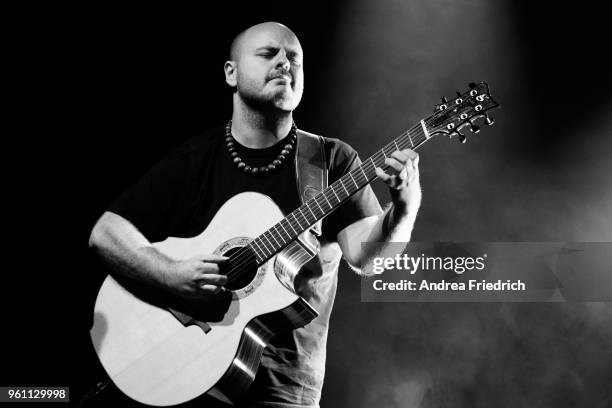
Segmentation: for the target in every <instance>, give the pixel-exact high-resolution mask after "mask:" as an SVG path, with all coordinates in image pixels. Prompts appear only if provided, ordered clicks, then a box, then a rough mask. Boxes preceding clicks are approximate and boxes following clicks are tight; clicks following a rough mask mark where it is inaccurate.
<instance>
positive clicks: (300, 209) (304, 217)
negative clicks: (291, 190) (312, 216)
mask: <svg viewBox="0 0 612 408" xmlns="http://www.w3.org/2000/svg"><path fill="white" fill-rule="evenodd" d="M298 212H299V213H300V215H301V216H302V218H303V219H304V221H306V226H305V227H304V226H302V224H300V227H302V229H306V228H308V218H306V216H305V215H304V213H303V212H302V207H300V208H298Z"/></svg>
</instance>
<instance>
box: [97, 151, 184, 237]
mask: <svg viewBox="0 0 612 408" xmlns="http://www.w3.org/2000/svg"><path fill="white" fill-rule="evenodd" d="M189 163H190V160H189V154H188V149H186V148H185V147H184V146H183V147H179V148H178V149H176V150H175V151H173V152H172V153H170V154H169V155H168V156H166V157H165V158H164V159H162V160H161V161H160V162H159V163H157V164H156V165H155V166H153V167H152V168H151V169H150V170H149V171H148V172H146V173H145V174H144V175H143V176H142V177H141V178H140V179H139V180H138V181H137V182H136V184H134V185H133V186H131V187H130V188H129V189H128V190H126V191H125V192H124V193H123V194H122V195H121V196H120V197H119V198H118V199H117V200H116V201H115V202H114V203H113V204H111V206H110V207H109V208H108V211H110V212H113V213H115V214H118V215H120V216H122V217H123V218H125V219H127V220H128V221H130V222H131V223H132V224H134V226H135V227H136V228H137V229H138V230H139V231H140V232H141V233H142V234H143V235H144V236H145V237H146V238H147V239H148V240H149V241H151V242H157V241H161V240H164V239H165V238H166V237H167V236H168V235H169V229H170V226H171V225H174V224H176V222H177V220H176V218H177V217H178V216H179V214H181V213H182V211H181V209H180V208H178V207H179V203H181V202H184V200H183V198H184V195H185V193H186V191H187V188H188V186H187V183H188V180H190V179H191V177H190V174H189V171H190V165H189Z"/></svg>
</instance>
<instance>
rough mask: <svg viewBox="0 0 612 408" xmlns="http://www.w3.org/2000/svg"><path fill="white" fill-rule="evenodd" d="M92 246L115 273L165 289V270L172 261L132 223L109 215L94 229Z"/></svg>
mask: <svg viewBox="0 0 612 408" xmlns="http://www.w3.org/2000/svg"><path fill="white" fill-rule="evenodd" d="M89 246H90V247H91V248H92V249H93V250H95V251H96V253H97V254H98V255H99V256H100V257H101V258H102V260H103V261H104V262H105V263H106V264H108V265H109V266H110V267H111V268H112V269H113V271H116V272H118V273H120V274H122V275H124V276H126V277H129V278H133V279H136V280H139V281H142V282H146V283H149V284H151V285H154V286H161V287H163V286H164V283H165V282H166V276H165V275H166V273H165V271H166V270H168V268H169V266H170V265H171V264H172V262H173V260H172V259H171V258H169V257H167V256H166V255H164V254H162V253H161V252H159V251H158V250H156V249H155V248H154V247H153V246H151V243H150V242H149V241H148V240H147V239H146V238H145V237H144V236H143V235H142V234H141V233H140V232H139V231H138V230H137V229H136V227H134V226H133V225H132V224H130V223H129V221H127V220H125V219H124V218H122V217H120V216H119V215H116V214H113V213H109V212H107V213H105V214H104V215H103V216H102V217H101V218H100V220H98V222H97V223H96V225H95V227H94V228H93V230H92V233H91V236H90V238H89Z"/></svg>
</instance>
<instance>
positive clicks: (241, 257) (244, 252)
mask: <svg viewBox="0 0 612 408" xmlns="http://www.w3.org/2000/svg"><path fill="white" fill-rule="evenodd" d="M419 125H420V123H419ZM416 129H418V125H415V126H414V127H413V128H411V129H410V130H408V131H407V132H405V133H403V134H402V135H400V136H399V137H397V138H396V139H395V140H394V141H393V142H391V143H389V144H387V145H386V146H385V147H384V148H383V149H381V150H380V151H379V152H377V153H375V154H374V155H372V156H371V157H370V158H368V159H367V160H368V161H369V160H370V159H374V158H375V156H377V157H376V161H378V160H379V159H380V160H382V159H383V157H386V156H387V154H389V153H387V154H385V153H386V152H385V150H391V151H396V150H397V148H396V147H394V145H396V140H397V141H399V142H400V144H402V145H404V144H406V146H405V147H408V145H407V141H406V136H408V137H409V138H410V140H411V147H414V148H418V147H419V146H420V145H421V144H422V143H423V142H425V141H426V140H427V139H428V137H426V136H425V137H423V136H421V135H419V134H414V136H415V137H414V138H412V137H411V136H412V135H411V133H410V131H413V132H414V131H415V130H416ZM420 130H422V129H420ZM415 140H416V146H415V143H414V142H415ZM381 155H382V157H380V156H381ZM366 164H367V165H369V164H370V163H367V162H366ZM366 164H363V165H362V166H360V167H358V168H357V169H354V170H353V171H351V172H349V173H347V174H345V175H344V176H342V177H341V178H340V179H339V180H337V181H336V182H335V183H333V184H332V185H331V186H330V187H331V188H332V189H333V186H334V184H343V183H338V181H341V180H342V179H345V181H347V180H348V177H347V176H349V175H350V173H353V172H356V173H357V174H358V176H357V178H356V179H355V178H354V177H353V179H355V181H357V180H359V182H363V181H367V183H365V184H364V185H362V186H361V187H359V188H358V189H356V190H354V191H353V192H352V193H351V194H348V192H347V197H345V198H342V199H341V201H340V202H339V203H337V204H336V206H335V207H337V206H339V205H340V204H342V202H343V201H344V200H346V199H347V198H348V197H350V196H351V195H352V194H355V193H356V192H357V191H358V190H359V189H361V188H362V187H364V186H365V185H366V184H368V183H370V182H372V181H373V180H375V179H376V176H373V177H372V178H371V179H370V178H368V177H365V175H364V172H361V171H359V172H357V170H362V167H365V166H366ZM373 167H374V166H373V165H372V169H373ZM368 172H370V170H368ZM350 177H352V176H350ZM364 177H365V180H364ZM336 187H337V186H336ZM343 187H344V186H343ZM327 190H329V189H326V190H324V192H323V193H322V194H318V195H317V196H315V197H314V198H313V199H311V200H309V201H308V202H306V203H305V204H303V205H302V206H300V207H299V208H298V209H297V210H295V211H298V210H301V208H302V207H304V206H308V205H309V203H311V202H312V201H314V202H315V203H317V204H318V201H317V200H316V199H317V198H319V197H320V196H324V195H325V193H327V192H328V191H327ZM340 191H341V190H340ZM334 193H335V191H334ZM319 206H320V204H319ZM333 209H334V207H330V210H329V212H331V211H332V210H333ZM309 210H310V208H309ZM295 211H294V212H295ZM310 211H311V212H312V210H310ZM313 215H314V212H313ZM302 216H303V218H304V219H305V220H306V221H307V222H308V223H309V224H310V225H312V224H314V223H315V222H317V221H318V219H320V218H323V216H325V214H324V215H323V216H322V217H320V218H319V217H316V216H315V221H314V222H312V223H311V221H309V220H308V218H307V217H305V216H304V215H303V214H302ZM294 218H295V219H296V220H297V217H295V216H294ZM285 220H286V222H287V223H288V224H289V225H290V226H291V228H293V229H294V230H295V228H294V227H293V224H292V223H291V221H289V220H288V217H286V218H285ZM278 224H280V223H278ZM278 224H277V225H278ZM277 225H274V226H273V227H271V228H270V229H268V230H267V231H265V232H264V233H263V234H261V235H260V236H263V235H265V234H266V233H267V234H268V235H271V236H272V238H273V239H274V240H275V241H276V242H277V243H278V240H276V238H274V233H273V232H271V231H272V230H273V229H274V228H276V227H277ZM297 225H298V226H299V229H302V228H303V227H302V225H301V224H300V223H299V221H298V223H297ZM310 225H309V226H310ZM276 229H277V230H279V231H280V229H278V228H276ZM306 229H307V228H304V229H303V230H304V231H305V230H306ZM302 232H303V231H302ZM277 234H278V235H277V236H278V237H279V239H280V240H281V241H282V242H283V245H282V246H279V247H280V248H279V249H277V250H275V251H271V250H270V249H269V248H268V247H267V246H266V245H264V248H266V249H268V251H269V252H270V253H271V254H273V253H277V252H278V251H280V250H281V248H282V247H283V246H286V245H289V244H290V243H291V242H293V240H294V239H295V238H296V237H297V236H296V237H293V238H292V237H291V235H289V234H288V236H289V240H285V239H284V238H283V237H282V234H280V233H277ZM298 236H299V234H298ZM258 238H259V237H258ZM258 238H256V239H258ZM266 239H268V238H266ZM268 241H269V242H271V241H270V240H269V239H268ZM251 242H252V241H251ZM249 246H250V245H249ZM239 251H240V252H239V253H238V254H237V255H234V262H233V265H232V269H230V270H229V271H228V272H227V273H226V275H227V276H228V279H233V278H235V277H236V276H238V275H240V274H241V273H243V272H245V271H243V270H241V269H242V267H243V266H244V265H245V264H246V263H248V262H249V261H250V260H252V258H253V257H252V256H251V254H252V253H253V252H255V250H254V249H253V248H250V251H249V250H248V249H247V247H243V248H241V249H240V250H239ZM256 255H257V254H255V260H256V261H257V259H256V258H257V257H256ZM272 256H273V255H272ZM272 256H271V257H272ZM271 257H270V258H271ZM262 259H264V258H263V257H262ZM268 259H269V258H268ZM262 263H263V262H262Z"/></svg>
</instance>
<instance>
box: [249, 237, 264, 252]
mask: <svg viewBox="0 0 612 408" xmlns="http://www.w3.org/2000/svg"><path fill="white" fill-rule="evenodd" d="M251 243H252V244H255V245H256V246H257V251H255V253H257V252H263V253H264V255H265V254H266V253H265V251H262V250H261V248H260V247H259V244H258V243H257V239H254V240H253V241H251Z"/></svg>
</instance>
